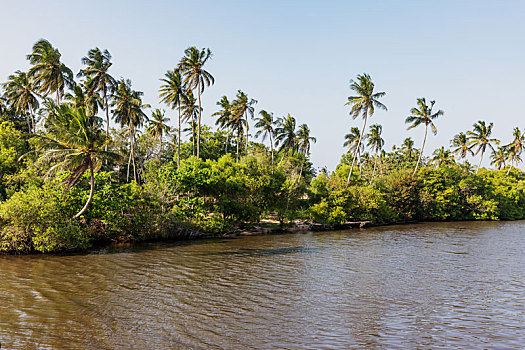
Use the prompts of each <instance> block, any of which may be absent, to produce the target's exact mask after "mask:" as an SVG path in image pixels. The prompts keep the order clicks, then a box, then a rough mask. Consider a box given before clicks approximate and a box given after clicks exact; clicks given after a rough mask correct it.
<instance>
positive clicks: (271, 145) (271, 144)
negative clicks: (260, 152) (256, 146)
mask: <svg viewBox="0 0 525 350" xmlns="http://www.w3.org/2000/svg"><path fill="white" fill-rule="evenodd" d="M269 134H270V150H271V151H272V168H273V141H272V133H271V132H270V133H269Z"/></svg>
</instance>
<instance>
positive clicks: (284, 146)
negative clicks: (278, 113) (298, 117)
mask: <svg viewBox="0 0 525 350" xmlns="http://www.w3.org/2000/svg"><path fill="white" fill-rule="evenodd" d="M295 125H296V121H295V118H294V117H292V116H291V115H290V114H288V115H287V116H286V117H284V118H279V119H278V120H277V128H276V129H275V146H277V145H279V144H280V147H279V151H283V156H282V158H281V160H280V162H282V161H283V159H284V156H285V155H286V153H287V152H288V151H290V150H292V154H293V153H294V152H295V150H296V149H297V134H296V133H295ZM280 162H279V163H280Z"/></svg>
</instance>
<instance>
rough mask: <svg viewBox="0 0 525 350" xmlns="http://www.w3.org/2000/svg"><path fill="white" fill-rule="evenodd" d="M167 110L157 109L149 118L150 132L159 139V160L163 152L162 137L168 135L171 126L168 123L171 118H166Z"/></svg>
mask: <svg viewBox="0 0 525 350" xmlns="http://www.w3.org/2000/svg"><path fill="white" fill-rule="evenodd" d="M164 114H165V112H164V111H163V110H162V111H161V110H160V109H158V108H157V109H156V110H154V111H153V113H151V119H150V120H148V123H149V126H148V133H149V134H150V135H151V136H153V137H154V138H155V139H156V140H158V141H159V156H158V157H159V161H160V156H161V154H162V137H163V136H164V134H166V135H168V134H169V132H170V131H171V128H170V127H169V126H168V125H167V124H166V123H168V122H169V121H170V119H169V118H164Z"/></svg>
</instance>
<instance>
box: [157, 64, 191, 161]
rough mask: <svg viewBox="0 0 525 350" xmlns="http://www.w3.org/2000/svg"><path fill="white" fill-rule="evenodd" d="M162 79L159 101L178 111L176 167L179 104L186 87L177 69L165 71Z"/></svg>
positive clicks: (185, 94) (178, 149)
mask: <svg viewBox="0 0 525 350" xmlns="http://www.w3.org/2000/svg"><path fill="white" fill-rule="evenodd" d="M164 77H165V78H163V79H161V81H162V82H163V83H164V84H162V85H161V86H160V90H159V92H160V95H159V96H160V98H161V102H164V103H166V104H167V105H168V106H169V107H171V108H172V109H175V107H177V109H178V111H179V119H178V121H179V127H178V128H177V132H178V137H177V167H179V166H180V143H181V137H180V133H181V120H182V116H181V104H182V103H184V102H185V101H186V100H187V99H188V97H187V93H186V89H185V88H184V84H183V83H182V76H181V74H180V71H179V70H178V69H175V70H173V71H170V70H169V71H167V72H166V74H164Z"/></svg>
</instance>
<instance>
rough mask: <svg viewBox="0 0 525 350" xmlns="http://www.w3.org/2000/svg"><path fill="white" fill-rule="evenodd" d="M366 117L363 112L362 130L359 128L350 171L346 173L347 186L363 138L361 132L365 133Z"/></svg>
mask: <svg viewBox="0 0 525 350" xmlns="http://www.w3.org/2000/svg"><path fill="white" fill-rule="evenodd" d="M366 119H367V114H366V113H365V115H364V122H363V130H361V135H359V141H358V142H357V147H356V149H355V153H354V159H353V160H352V166H351V167H350V173H348V179H347V180H346V185H347V186H348V184H350V177H351V176H352V172H353V171H354V165H355V161H356V158H357V152H359V147H361V140H362V139H363V134H364V133H365V128H366Z"/></svg>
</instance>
